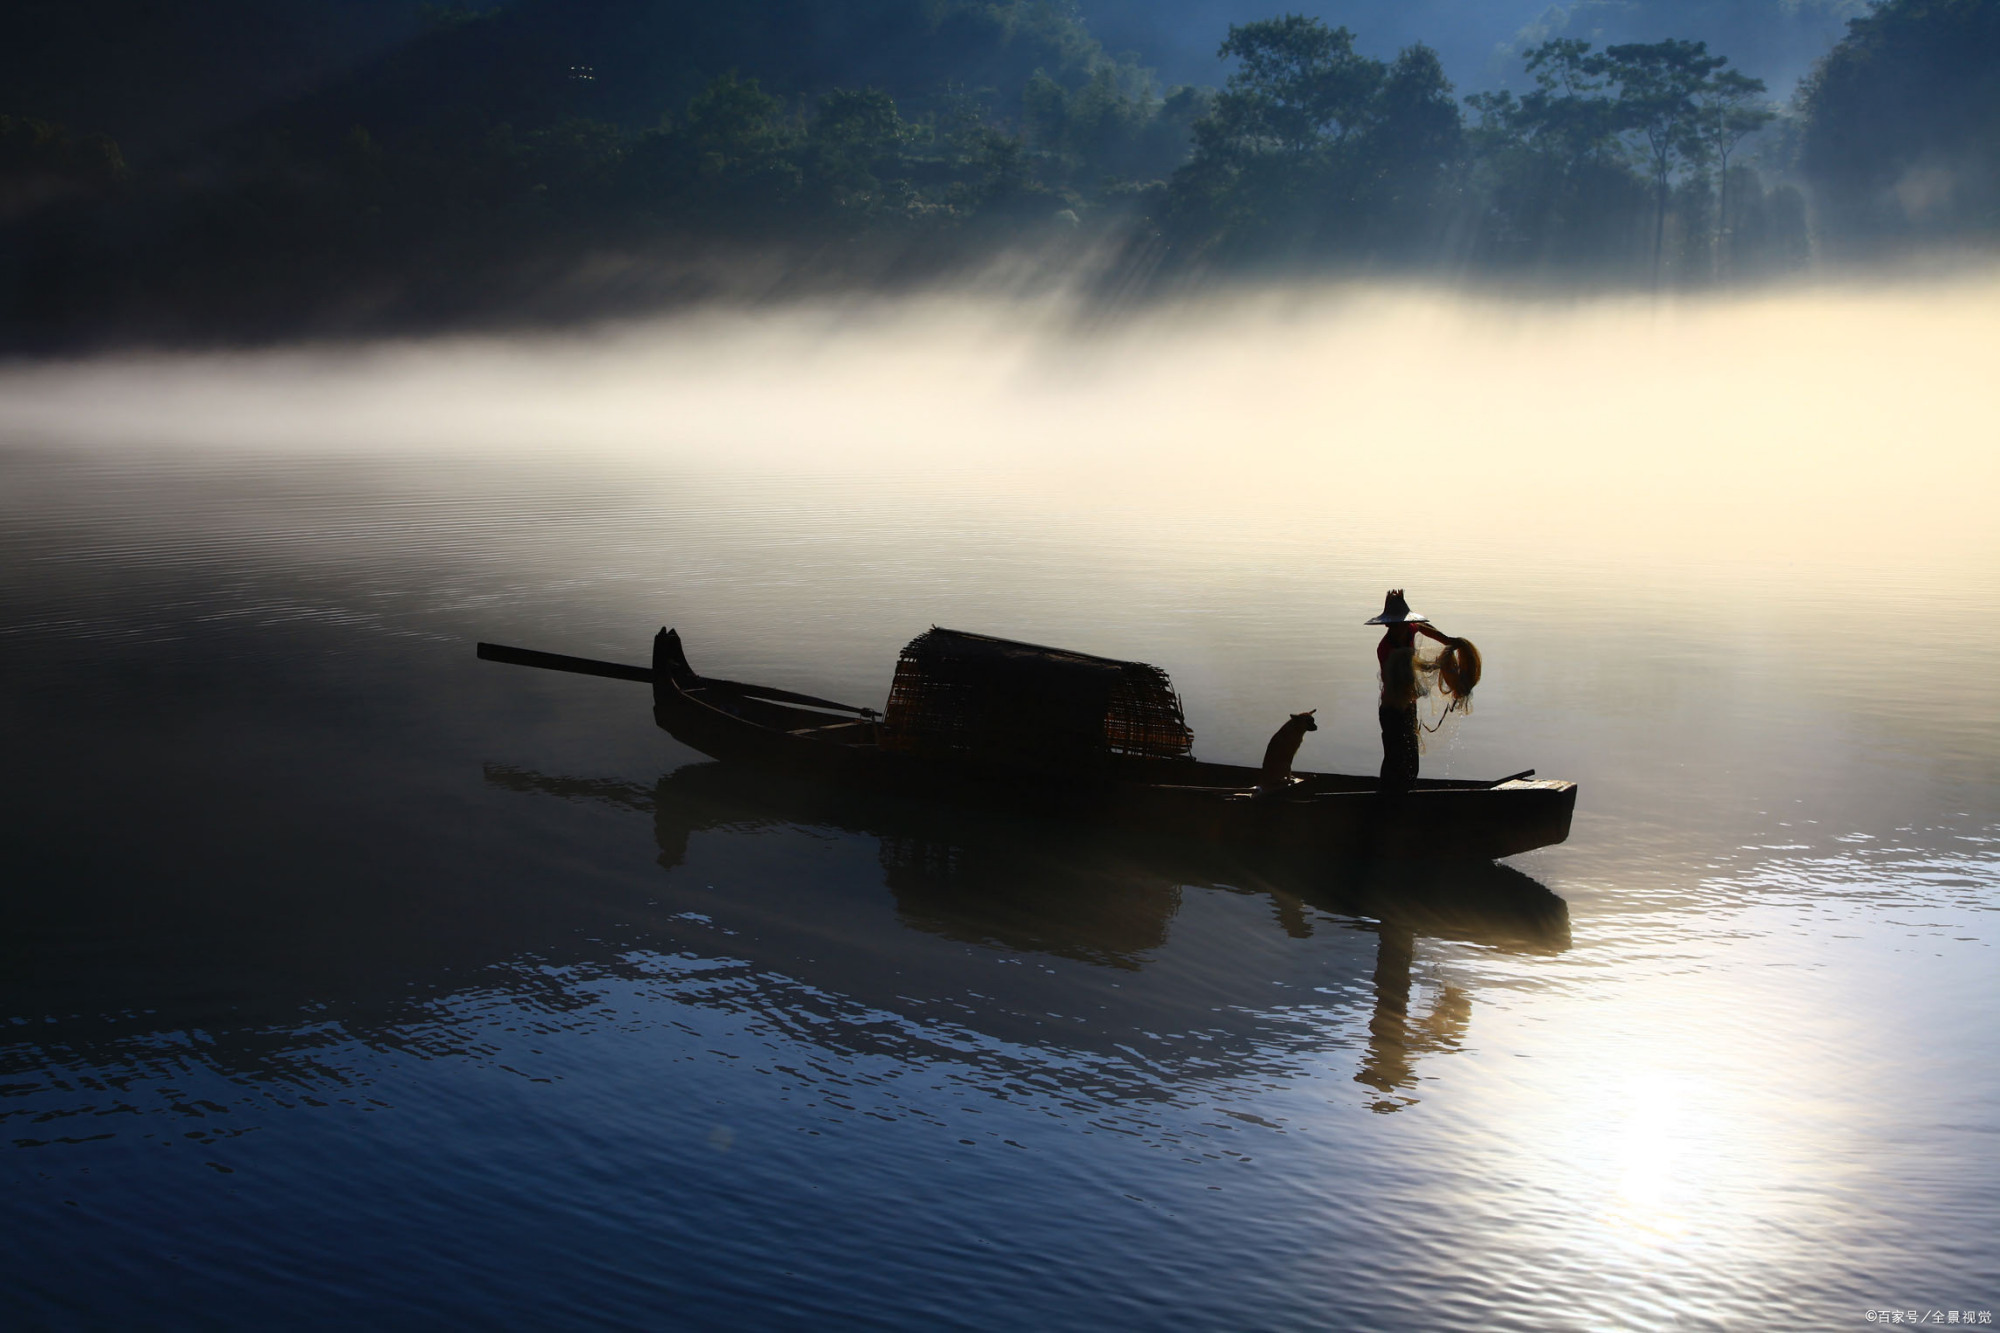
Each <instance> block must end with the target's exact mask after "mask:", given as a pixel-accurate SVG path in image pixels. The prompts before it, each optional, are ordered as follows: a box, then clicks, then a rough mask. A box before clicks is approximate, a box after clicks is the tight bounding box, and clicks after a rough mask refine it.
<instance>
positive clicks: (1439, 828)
mask: <svg viewBox="0 0 2000 1333" xmlns="http://www.w3.org/2000/svg"><path fill="white" fill-rule="evenodd" d="M725 684H727V683H726V682H712V681H709V680H708V679H707V678H705V677H702V676H699V675H697V674H696V673H694V672H693V671H692V670H691V669H690V668H689V667H688V666H687V663H686V659H685V658H684V657H683V656H682V655H681V651H680V644H679V639H678V637H677V636H669V635H665V634H663V635H662V636H661V641H660V643H659V644H657V645H656V650H655V660H654V672H653V690H654V707H653V717H654V721H655V722H656V723H657V724H658V725H659V726H660V727H661V728H662V729H663V730H665V731H666V732H667V733H668V734H669V735H671V736H673V737H674V739H676V740H678V741H680V742H681V743H682V744H683V745H686V746H688V747H689V748H691V749H693V750H697V751H699V752H700V753H702V754H704V755H707V756H708V757H710V758H712V759H717V760H721V761H723V762H724V763H728V764H739V765H749V766H754V767H756V768H760V769H764V770H768V771H771V772H774V773H782V774H786V775H788V776H792V777H799V778H808V779H813V780H817V781H824V782H829V783H835V784H839V785H841V786H845V787H851V788H854V789H858V790H866V791H874V792H885V793H893V794H898V795H905V796H918V797H923V798H927V799H937V800H944V801H949V802H953V803H963V804H967V805H972V806H975V807H979V808H986V809H999V810H1009V811H1014V812H1020V813H1027V814H1033V815H1040V816H1047V817H1052V818H1059V819H1065V820H1074V821H1082V822H1087V823H1092V824H1098V825H1103V826H1107V827H1114V828H1122V829H1130V830H1136V831H1141V832H1146V833H1149V834H1154V835H1159V836H1166V837H1171V838H1175V839H1187V840H1193V841H1198V842H1207V843H1217V844H1224V845H1229V846H1235V847H1245V848H1262V849H1268V850H1273V851H1285V852H1291V853H1308V854H1312V855H1316V856H1325V857H1331V858H1353V859H1376V858H1394V859H1472V860H1493V859H1497V858H1499V857H1505V856H1513V855H1517V854H1519V853H1521V852H1526V851H1532V850H1534V849H1535V848H1538V847H1547V846H1550V845H1552V844H1555V843H1559V842H1562V841H1563V840H1565V839H1566V838H1567V837H1568V836H1569V828H1570V819H1571V816H1572V814H1573V813H1574V811H1575V809H1576V793H1577V788H1576V784H1575V783H1572V782H1559V781H1524V780H1516V781H1509V782H1502V783H1498V784H1492V783H1474V782H1454V781H1449V780H1442V781H1441V780H1436V779H1429V780H1421V781H1419V783H1418V784H1417V786H1416V787H1415V788H1414V789H1413V790H1411V791H1408V792H1405V793H1402V794H1399V795H1384V794H1383V793H1381V792H1379V791H1378V790H1377V789H1376V783H1375V780H1374V779H1373V778H1372V777H1360V776H1346V775H1340V774H1323V773H1313V774H1301V775H1299V776H1300V778H1301V781H1300V782H1298V783H1297V784H1296V785H1295V786H1293V787H1291V788H1289V789H1287V790H1286V791H1285V792H1283V793H1281V794H1277V795H1271V796H1259V795H1255V794H1253V792H1252V790H1251V789H1252V787H1253V785H1254V784H1255V782H1256V779H1257V776H1258V775H1257V772H1256V770H1254V769H1249V768H1239V767H1236V766H1232V765H1224V764H1206V763H1200V762H1198V761H1194V760H1187V761H1173V760H1131V761H1120V760H1117V759H1113V760H1110V761H1109V762H1107V764H1106V765H1104V766H1103V767H1101V768H1099V769H1097V770H1094V771H1091V772H1088V773H1079V774H1076V775H1073V776H1068V777H1060V776H1051V775H1050V774H1048V773H1046V772H1031V771H1025V770H1018V769H1009V768H1006V767H1004V766H999V765H994V764H982V763H980V762H978V761H976V760H974V759H971V758H967V757H960V756H944V757H940V756H929V755H921V754H913V753H909V752H905V751H898V750H893V749H885V748H883V747H882V746H881V745H880V744H879V731H878V730H877V729H876V728H875V724H874V723H873V722H870V721H865V720H864V721H854V720H849V719H832V718H829V717H828V715H827V714H825V713H823V712H813V711H808V710H803V709H798V708H793V707H787V706H785V705H782V704H777V703H772V702H769V701H768V700H764V699H758V698H751V697H746V696H744V695H742V694H740V693H738V692H736V691H734V690H732V689H725V688H722V686H723V685H725Z"/></svg>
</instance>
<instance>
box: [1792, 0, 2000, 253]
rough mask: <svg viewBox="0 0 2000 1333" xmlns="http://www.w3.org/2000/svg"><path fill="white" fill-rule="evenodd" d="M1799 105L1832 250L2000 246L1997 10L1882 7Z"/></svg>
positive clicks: (1976, 5)
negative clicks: (1903, 243) (1923, 243)
mask: <svg viewBox="0 0 2000 1333" xmlns="http://www.w3.org/2000/svg"><path fill="white" fill-rule="evenodd" d="M1800 100H1801V102H1802V104H1803V107H1804V111H1805V134H1804V143H1803V158H1804V166H1805V170H1806V172H1807V174H1808V176H1809V178H1810V179H1811V181H1812V183H1813V186H1814V190H1815V193H1816V195H1817V196H1818V198H1819V201H1820V203H1821V213H1822V220H1823V224H1824V229H1825V231H1826V232H1827V233H1828V235H1829V237H1830V238H1831V239H1833V240H1834V241H1835V242H1836V243H1845V244H1847V245H1852V246H1879V245H1882V244H1884V243H1888V242H1893V241H1898V240H1907V239H1910V238H1932V239H1945V238H1972V237H1988V238H1990V237H1992V236H1994V235H1996V234H2000V0H1887V3H1884V4H1881V5H1879V6H1878V7H1876V8H1875V9H1874V10H1873V11H1872V12H1871V13H1869V14H1868V15H1866V16H1865V17H1862V18H1859V19H1856V20H1855V21H1854V22H1853V23H1851V24H1849V26H1848V35H1847V37H1846V39H1845V40H1843V41H1842V42H1841V43H1840V44H1839V45H1838V46H1836V47H1835V48H1834V49H1833V51H1832V52H1831V53H1830V54H1829V55H1828V56H1827V58H1826V59H1825V61H1823V62H1822V63H1821V65H1820V67H1819V68H1818V70H1816V71H1815V72H1814V74H1813V76H1812V77H1811V78H1810V79H1809V80H1807V82H1806V85H1805V87H1804V88H1803V89H1802V90H1801V96H1800Z"/></svg>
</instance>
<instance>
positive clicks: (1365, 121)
mask: <svg viewBox="0 0 2000 1333" xmlns="http://www.w3.org/2000/svg"><path fill="white" fill-rule="evenodd" d="M247 3H248V0H189V3H188V4H187V5H185V6H183V7H179V8H174V7H168V8H165V9H162V8H158V7H148V6H145V5H142V4H139V3H137V2H136V0H85V2H84V3H82V4H81V5H79V6H78V11H77V12H81V13H85V14H90V13H94V14H95V15H96V16H97V18H99V19H103V20H105V21H106V23H107V24H108V25H109V26H107V27H105V28H104V29H103V33H104V35H103V36H102V37H101V38H98V39H93V38H92V37H91V36H90V35H89V33H90V32H91V31H93V29H91V28H90V25H89V24H87V23H84V22H82V21H81V20H79V19H77V18H76V17H75V16H74V14H72V15H71V16H69V17H62V16H59V15H57V14H56V11H55V10H54V9H53V8H50V7H34V8H31V9H30V11H28V18H29V22H28V24H27V26H26V27H24V28H23V29H22V30H23V31H24V32H26V33H27V34H28V35H29V36H30V37H33V38H34V39H35V40H37V41H40V42H41V43H42V48H41V54H42V55H43V56H46V57H48V59H47V60H44V61H42V62H40V63H37V61H36V60H35V59H33V58H32V57H33V56H34V55H35V52H33V51H29V52H28V53H27V54H26V55H24V54H23V53H22V49H21V48H15V49H13V51H12V53H11V54H10V55H9V56H8V57H7V59H8V60H9V61H11V62H12V64H11V65H10V66H9V67H8V68H9V74H10V79H11V80H12V81H11V82H10V84H9V85H8V88H9V90H10V91H9V92H8V93H7V94H6V95H7V96H9V97H10V98H11V103H0V229H4V230H0V239H4V242H5V249H4V252H3V253H4V258H3V259H0V337H4V338H5V339H6V340H7V341H9V342H11V343H13V344H14V345H17V346H36V345H53V344H59V343H62V342H64V341H71V340H76V339H94V338H101V337H141V338H176V337H184V336H196V337H207V336H226V337H259V336H279V335H288V334H295V333H299V332H309V331H314V330H320V331H341V330H362V329H372V328H381V327H398V326H405V325H412V324H414V325H426V324H463V323H466V322H469V321H486V320H512V319H523V318H531V319H548V318H570V317H575V316H579V315H585V314H589V313H593V312H598V311H603V310H607V309H621V308H623V309H630V308H638V307H641V306H644V305H646V304H648V303H653V302H658V301H662V300H676V299H690V298H697V297H701V296H705V295H715V294H720V293H723V292H731V291H733V292H739V293H740V292H744V291H753V290H754V291H771V290H784V289H788V288H789V289H796V288H798V287H800V286H802V285H804V286H812V285H827V284H834V285H838V284H857V283H861V284H880V283H885V282H888V283H893V282H898V281H904V280H919V279H925V278H932V277H936V276H937V275H939V274H942V273H947V272H950V271H952V270H954V269H959V268H963V267H965V266H968V265H978V264H982V263H984V262H987V261H988V260H990V259H991V258H992V257H993V256H995V255H997V254H999V253H1002V252H1007V251H1012V252H1019V253H1024V254H1028V255H1032V256H1034V257H1035V258H1036V259H1038V260H1039V261H1041V262H1042V263H1044V264H1048V265H1065V266H1071V267H1072V268H1073V267H1074V266H1076V265H1078V264H1079V263H1081V262H1082V261H1083V260H1084V259H1085V258H1086V257H1087V259H1088V261H1089V262H1088V265H1087V266H1086V267H1087V268H1088V270H1089V271H1090V272H1092V273H1095V274H1097V275H1099V276H1100V277H1101V278H1102V280H1104V281H1106V282H1109V283H1111V284H1114V285H1115V286H1117V287H1118V288H1119V289H1120V290H1125V291H1134V290H1143V289H1144V288H1145V287H1146V285H1148V284H1150V283H1154V282H1158V281H1172V282H1183V281H1186V280H1188V279H1191V278H1194V277H1198V276H1199V275H1202V274H1207V273H1216V272H1230V271H1240V270H1244V269H1258V268H1270V267H1273V266H1281V265H1294V264H1315V265H1336V266H1340V267H1344V268H1349V269H1353V268H1360V269H1364V270H1371V271H1383V270H1390V269H1396V270H1410V271H1424V272H1445V273H1464V272H1494V273H1514V274H1529V275H1537V276H1543V277H1550V276H1560V277H1565V278H1589V279H1592V280H1607V279H1608V280H1616V281H1630V282H1644V283H1664V284H1679V285H1686V284H1702V283H1713V282H1720V281H1731V280H1739V279H1743V278H1747V277H1752V276H1755V275H1758V274H1764V273H1771V272H1782V271H1786V270H1788V269H1791V268H1796V267H1797V266H1799V265H1800V264H1802V263H1804V262H1805V261H1806V259H1807V257H1808V252H1809V241H1808V236H1809V219H1808V208H1807V200H1806V197H1805V196H1804V195H1803V194H1802V193H1801V192H1800V190H1799V189H1798V188H1796V187H1795V185H1794V184H1793V183H1791V181H1790V180H1788V179H1785V177H1787V176H1789V175H1791V174H1792V173H1794V172H1795V170H1798V169H1801V168H1800V167H1799V163H1800V162H1801V161H1802V163H1803V167H1802V169H1803V170H1804V171H1807V172H1810V173H1811V174H1812V176H1811V178H1812V179H1813V180H1814V181H1816V182H1818V183H1819V186H1820V191H1821V194H1822V195H1823V196H1824V199H1825V204H1826V206H1825V208H1824V209H1823V210H1822V212H1823V213H1824V214H1825V215H1826V216H1827V218H1828V219H1830V221H1829V222H1828V223H1827V225H1828V226H1830V227H1832V228H1833V229H1834V231H1835V232H1836V233H1837V234H1838V235H1843V236H1845V235H1860V234H1863V233H1865V234H1867V235H1870V236H1875V237H1894V236H1897V235H1902V234H1905V233H1912V229H1913V228H1915V229H1916V230H1918V231H1921V232H1922V234H1924V235H1963V234H1984V233H1990V232H1991V231H1993V230H1994V218H1993V211H1992V203H1991V199H1992V194H1993V186H1992V180H1993V172H1992V162H1993V154H1992V145H1993V142H1994V138H1995V131H1994V128H1993V127H1994V124H1995V120H1994V113H1993V109H1992V108H1993V96H1992V90H1993V86H1994V81H1993V80H1992V79H1990V78H1984V79H1982V78H1981V77H1980V71H1981V70H1985V71H1987V72H1989V73H1990V71H1991V69H1992V68H1994V63H1993V58H1992V56H1991V55H1990V54H1986V55H1983V56H1982V55H1981V54H1980V53H1981V52H1988V53H1990V52H1991V50H1992V49H1993V48H1992V37H1991V34H1992V30H1993V15H1994V14H1995V12H1996V10H2000V0H1894V2H1893V3H1891V4H1889V5H1887V6H1884V7H1882V8H1881V9H1879V10H1878V11H1877V12H1876V13H1874V15H1873V16H1871V17H1869V18H1868V19H1866V20H1864V21H1862V22H1858V23H1856V24H1855V25H1854V28H1853V33H1852V35H1851V36H1849V37H1848V38H1847V39H1846V40H1845V41H1843V42H1842V44H1841V45H1840V46H1839V47H1838V48H1837V49H1836V50H1835V51H1834V52H1833V53H1832V55H1831V56H1829V57H1828V59H1827V61H1826V62H1825V64H1824V65H1823V66H1822V67H1821V69H1820V71H1819V72H1818V74H1817V75H1816V76H1815V77H1814V79H1813V80H1812V81H1811V82H1810V83H1809V86H1808V89H1807V93H1806V95H1805V98H1804V100H1803V102H1802V104H1801V105H1802V108H1803V112H1802V114H1803V119H1797V118H1793V117H1790V116H1788V115H1787V114H1786V109H1785V108H1784V107H1783V106H1781V105H1780V104H1778V103H1777V102H1776V101H1775V99H1774V98H1773V96H1772V94H1771V92H1770V90H1769V89H1768V88H1767V87H1766V85H1765V84H1764V82H1763V81H1762V80H1760V79H1758V78H1754V77H1751V76H1750V75H1748V74H1746V73H1744V72H1742V71H1740V70H1739V69H1738V68H1737V67H1736V66H1735V64H1734V63H1733V62H1732V61H1731V60H1730V58H1729V57H1728V55H1727V54H1726V53H1724V52H1722V51H1720V50H1716V49H1713V48H1711V46H1710V45H1709V44H1708V43H1707V42H1706V41H1705V40H1703V39H1702V38H1701V37H1699V36H1698V35H1690V36H1687V37H1679V38H1667V39H1662V40H1657V41H1646V42H1612V43H1609V44H1599V43H1596V42H1593V41H1591V40H1588V39H1586V38H1582V37H1577V36H1554V37H1549V38H1547V39H1546V40H1542V41H1540V42H1538V43H1537V44H1535V45H1533V46H1532V47H1529V48H1528V49H1526V50H1525V52H1524V53H1523V54H1522V55H1521V57H1520V58H1519V60H1518V62H1517V65H1518V68H1517V69H1516V70H1515V71H1513V73H1512V74H1511V75H1510V80H1509V81H1510V83H1511V85H1512V86H1511V87H1510V88H1507V89H1504V90H1500V91H1489V92H1478V93H1472V94H1469V95H1468V94H1463V93H1461V91H1460V90H1458V89H1456V88H1454V86H1453V84H1452V82H1451V81H1450V79H1449V78H1448V77H1447V75H1446V72H1445V69H1444V66H1443V63H1442V61H1441V59H1440V58H1439V56H1438V54H1437V53H1436V52H1435V51H1433V50H1432V49H1431V48H1429V47H1427V46H1424V45H1422V44H1415V45H1409V46H1406V47H1404V48H1402V49H1401V50H1400V51H1399V52H1397V53H1395V54H1391V55H1371V54H1368V53H1367V51H1366V43H1365V42H1364V41H1363V40H1362V39H1361V38H1360V37H1358V36H1357V34H1355V33H1353V32H1350V31H1349V30H1348V29H1346V28H1344V27H1335V26H1331V25H1329V24H1327V23H1325V22H1323V21H1320V20H1318V19H1312V18H1305V17H1299V16H1290V17H1281V18H1274V19H1265V20H1259V21H1255V22H1249V23H1241V24H1237V25H1234V26H1232V27H1230V28H1228V29H1227V30H1226V31H1224V32H1222V33H1219V34H1217V58H1216V60H1215V62H1214V79H1213V81H1212V82H1210V83H1208V84H1205V85H1181V86H1176V87H1165V86H1162V85H1161V84H1160V82H1159V81H1158V80H1157V79H1156V77H1155V76H1154V75H1153V74H1152V73H1151V72H1150V71H1148V70H1147V69H1145V68H1142V67H1141V66H1139V65H1137V64H1135V63H1133V62H1132V61H1131V60H1129V59H1124V60H1121V59H1114V58H1112V57H1111V56H1110V55H1108V54H1107V53H1106V52H1105V50H1104V49H1103V47H1102V46H1101V45H1100V44H1099V43H1098V42H1097V40H1096V39H1095V38H1094V37H1093V35H1092V34H1091V32H1090V30H1089V29H1088V27H1087V26H1086V25H1085V23H1084V21H1083V20H1082V18H1081V17H1080V16H1079V13H1078V12H1077V11H1075V10H1072V9H1070V8H1067V7H1064V6H1059V5H1056V4H1051V3H1042V2H1041V0H744V2H743V3H738V4H732V5H726V6H723V5H713V4H706V3H699V2H698V0H519V3H515V4H512V5H501V6H492V7H487V8H471V7H453V8H440V7H435V6H421V7H416V8H411V7H408V6H404V5H402V4H400V3H399V2H398V0H326V2H325V3H321V4H318V5H315V4H313V3H310V2H309V0H289V3H288V4H285V5H269V6H264V7H261V8H259V7H257V6H251V7H249V8H247V9H246V8H244V6H245V5H247ZM1573 8H1574V7H1573ZM175 15H178V16H179V17H174V16H175ZM253 18H254V21H252V20H253ZM117 21H125V22H129V23H130V24H131V25H135V26H134V27H133V28H132V32H137V33H139V34H141V35H145V36H147V38H148V40H149V41H150V40H151V37H152V36H157V35H159V34H160V33H161V32H168V33H171V34H172V35H173V40H171V41H167V42H164V43H163V44H161V45H158V46H145V45H144V44H143V43H141V44H135V42H134V41H133V40H127V38H128V37H130V36H131V33H129V32H128V33H127V34H125V35H124V36H119V35H118V31H117ZM177 24H178V25H183V26H176V25H177ZM217 34H226V36H227V40H226V41H221V42H220V44H219V45H217V46H213V47H210V46H205V45H203V42H204V41H205V40H206V39H207V38H208V37H215V36H217ZM93 40H101V41H102V42H103V43H104V47H105V61H104V63H103V64H102V66H101V67H98V66H93V65H92V64H91V62H90V61H89V60H88V59H87V58H86V56H87V53H88V50H89V47H90V43H91V42H92V41H93ZM218 40H219V41H220V39H219V38H218ZM1982 42H1984V43H1986V45H1984V46H1981V45H1980V43H1982ZM144 51H152V52H153V53H154V54H155V55H156V56H157V57H158V60H157V67H154V66H153V65H149V64H148V63H147V61H146V60H145V59H144V58H142V54H143V52H144ZM1982 59H1983V60H1984V61H1985V63H1984V64H1983V65H1982V64H1981V63H1980V61H1981V60H1982ZM64 67H68V68H72V69H75V70H83V71H86V72H88V71H90V70H93V69H94V70H95V71H96V73H95V74H93V75H91V76H90V77H85V76H84V75H82V74H79V75H78V76H77V77H75V78H73V79H71V80H69V81H68V82H67V83H63V82H61V81H60V80H53V79H52V76H50V75H48V74H47V73H46V72H44V73H42V74H39V75H35V76H33V77H29V76H27V75H24V73H23V71H24V70H31V69H32V70H48V69H58V68H64ZM204 79H206V82H203V80H204ZM1982 99H1983V100H1982ZM144 105H151V106H152V107H153V108H154V115H153V117H152V120H151V121H150V122H149V121H147V119H146V117H144V116H143V115H141V114H140V112H139V111H138V110H137V108H139V107H141V106H144ZM1800 144H1802V145H1803V158H1802V159H1801V157H1800V153H1799V151H1798V150H1797V149H1796V148H1795V147H1794V145H1800ZM1774 173H1775V174H1774ZM1940 180H1942V181H1944V182H1946V185H1939V184H1938V182H1939V181H1940ZM1947 186H1948V188H1947ZM1939 190H1944V191H1945V192H1944V194H1942V195H1939V194H1937V192H1938V191H1939ZM1926 191H1929V193H1926ZM1933 196H1936V198H1933ZM1939 199H1942V200H1944V202H1942V203H1940V202H1937V201H1938V200H1939ZM1885 200H1889V201H1891V202H1893V203H1894V204H1895V208H1890V207H1889V205H1888V204H1885V203H1884V201H1885ZM1897 210H1900V211H1897ZM1899 228H1900V230H1899Z"/></svg>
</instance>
